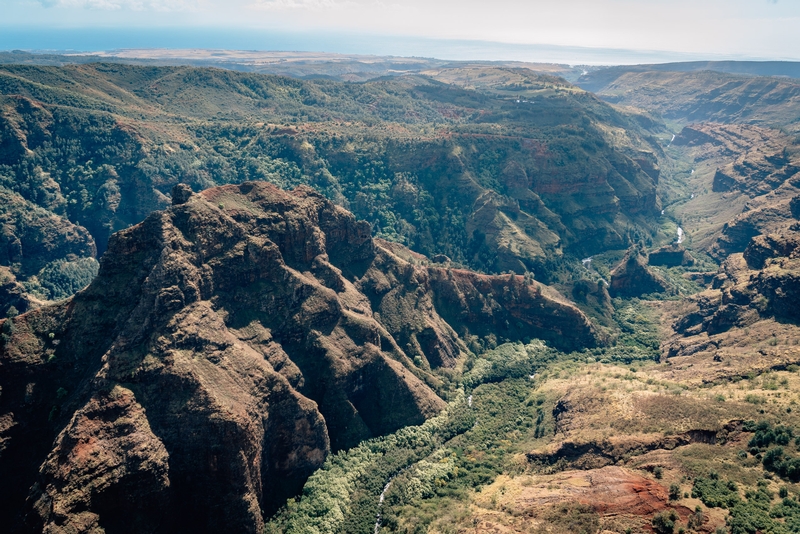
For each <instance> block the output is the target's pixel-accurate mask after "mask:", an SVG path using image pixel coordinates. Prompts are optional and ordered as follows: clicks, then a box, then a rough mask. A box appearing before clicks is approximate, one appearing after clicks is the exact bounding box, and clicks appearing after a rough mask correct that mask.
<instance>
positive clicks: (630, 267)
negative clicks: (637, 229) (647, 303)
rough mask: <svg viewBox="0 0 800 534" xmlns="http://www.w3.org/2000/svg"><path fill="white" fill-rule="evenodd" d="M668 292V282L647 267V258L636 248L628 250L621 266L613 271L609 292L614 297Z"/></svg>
mask: <svg viewBox="0 0 800 534" xmlns="http://www.w3.org/2000/svg"><path fill="white" fill-rule="evenodd" d="M668 290H669V284H668V283H667V281H666V280H664V278H663V277H662V276H660V275H659V274H658V273H656V272H654V271H653V270H652V269H650V268H649V267H648V266H647V257H646V256H644V255H642V254H641V253H640V251H639V250H638V249H636V248H632V249H630V250H628V252H627V253H626V254H625V257H624V258H623V259H622V261H621V262H620V263H619V265H617V266H616V267H615V268H614V270H613V271H611V284H610V286H609V288H608V292H609V293H610V294H611V296H613V297H638V296H641V295H646V294H648V293H663V292H665V291H668Z"/></svg>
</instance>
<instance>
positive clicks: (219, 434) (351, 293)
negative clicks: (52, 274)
mask: <svg viewBox="0 0 800 534" xmlns="http://www.w3.org/2000/svg"><path fill="white" fill-rule="evenodd" d="M405 254H412V253H410V252H409V251H407V250H405V249H402V247H398V246H396V245H395V246H394V251H393V250H392V247H388V246H386V247H384V246H382V245H381V244H380V243H379V242H377V241H375V240H373V239H371V237H370V228H369V225H368V224H366V223H364V222H357V221H356V220H355V219H354V218H353V216H352V215H350V214H349V213H348V212H346V211H344V210H343V209H341V208H338V207H336V206H334V205H333V204H331V203H330V202H329V201H327V200H325V199H324V198H323V197H321V196H320V195H318V194H316V193H314V192H313V191H312V190H310V189H308V188H299V189H297V190H295V191H294V192H291V193H289V192H284V191H281V190H279V189H277V188H275V187H274V186H272V185H269V184H265V183H252V182H251V183H245V184H242V185H239V186H224V187H220V188H216V189H211V190H207V191H204V192H202V193H200V194H197V195H192V196H190V197H189V198H187V199H186V201H185V202H183V203H179V204H177V205H174V206H173V207H171V208H169V209H168V210H166V211H163V212H156V213H153V214H152V215H150V216H149V217H148V218H147V219H146V220H145V221H144V222H142V223H141V224H139V225H137V226H135V227H132V228H130V229H128V230H125V231H122V232H119V233H117V234H115V235H114V236H113V238H112V239H111V241H110V243H109V250H108V252H107V253H106V255H104V257H103V260H102V263H101V270H100V274H99V275H98V277H97V279H96V280H95V281H94V282H93V283H92V285H91V286H90V287H89V288H87V289H86V290H84V291H82V292H80V293H78V294H77V295H76V296H75V297H73V298H72V299H70V300H68V301H65V302H63V303H60V304H58V305H52V306H46V307H42V308H39V309H37V310H35V311H32V312H29V313H26V314H23V315H20V316H19V317H17V318H15V319H13V320H6V321H4V322H1V323H0V331H2V335H3V338H2V352H0V367H2V372H0V387H1V388H2V389H1V390H0V478H2V479H3V480H15V481H17V482H16V483H15V484H11V485H9V484H4V485H2V488H0V503H2V504H1V505H0V521H2V522H3V524H6V525H12V524H13V525H16V526H15V528H16V529H17V530H20V531H42V530H45V531H47V532H53V533H56V532H89V531H94V532H99V531H101V529H105V530H106V531H110V532H179V531H180V532H183V531H187V530H192V531H196V532H211V531H223V530H224V531H231V532H254V533H255V532H260V531H261V529H262V526H263V515H264V514H268V513H271V512H272V511H274V510H275V509H276V507H277V506H279V505H280V504H281V503H282V502H283V501H284V500H285V498H286V497H288V496H290V495H292V494H293V493H295V492H296V491H298V490H299V488H300V487H301V486H302V484H303V482H304V481H305V479H306V478H307V477H308V475H309V474H310V473H311V472H312V471H313V470H314V469H316V468H317V467H319V466H320V465H321V463H322V462H323V461H324V459H325V457H326V456H327V454H328V453H329V451H331V450H332V449H333V450H335V449H341V448H346V447H350V446H352V445H354V444H356V443H358V442H359V441H360V440H362V439H364V438H368V437H371V436H376V435H380V434H384V433H387V432H391V431H393V430H395V429H397V428H399V427H401V426H404V425H409V424H416V423H420V422H422V421H423V420H424V419H425V418H427V417H429V416H431V415H433V414H435V413H436V412H437V411H438V410H440V409H441V408H442V406H443V405H444V403H443V401H442V400H441V399H440V398H439V397H438V396H437V395H436V393H435V392H434V391H433V390H432V389H431V387H430V386H429V385H428V384H434V385H435V384H436V383H437V381H438V379H437V377H436V374H435V369H436V368H438V367H454V366H456V365H457V364H458V363H459V362H460V361H461V359H462V358H463V355H464V351H465V348H464V344H463V342H462V341H461V340H460V338H459V336H458V334H457V332H459V333H476V334H478V335H480V334H482V333H483V332H486V331H489V330H491V331H494V332H498V333H501V335H504V336H506V337H508V338H509V339H521V338H523V337H540V338H543V339H549V340H550V341H551V342H552V343H553V344H554V345H557V346H560V347H565V348H571V347H574V348H579V347H583V346H592V345H594V344H596V343H597V337H596V335H595V333H594V330H593V328H592V326H591V324H590V323H589V321H588V320H587V319H586V317H585V316H584V315H583V314H582V313H581V312H580V311H579V310H577V308H575V307H574V306H572V305H570V304H568V303H566V302H563V301H561V300H559V299H558V298H557V296H555V295H550V294H549V291H548V290H547V289H546V288H544V287H542V286H540V285H539V284H536V283H533V282H532V281H529V280H526V279H524V278H523V277H521V276H512V275H505V276H496V277H492V276H485V275H478V274H476V273H472V272H468V271H457V270H448V269H444V268H439V267H433V266H430V265H412V264H411V263H409V262H408V261H406V260H404V259H403V258H402V257H401V256H403V255H405ZM416 356H419V359H417V358H416ZM412 360H413V361H412ZM415 362H416V363H415ZM26 493H27V504H24V501H25V498H26ZM20 511H22V512H20ZM20 521H24V523H20ZM23 524H24V527H23Z"/></svg>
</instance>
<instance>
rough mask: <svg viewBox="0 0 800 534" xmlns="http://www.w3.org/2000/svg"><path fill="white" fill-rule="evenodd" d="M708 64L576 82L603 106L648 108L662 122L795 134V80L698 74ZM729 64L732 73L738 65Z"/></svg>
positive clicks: (621, 71) (619, 71)
mask: <svg viewBox="0 0 800 534" xmlns="http://www.w3.org/2000/svg"><path fill="white" fill-rule="evenodd" d="M709 65H711V66H714V65H716V64H712V63H691V64H683V63H678V64H672V65H639V66H636V67H613V68H609V69H601V70H598V71H594V72H590V73H587V74H585V75H583V76H581V77H580V79H579V80H578V81H577V82H576V83H577V84H578V85H579V86H580V87H582V88H584V89H586V90H588V91H592V92H594V93H596V94H597V95H598V96H599V97H601V98H602V99H604V100H606V101H608V102H612V103H615V104H621V105H625V106H633V107H636V108H639V109H647V110H649V111H652V112H655V113H660V114H661V115H662V116H663V117H664V118H665V119H667V120H672V121H678V122H683V123H687V122H698V121H714V122H720V123H731V122H740V123H747V124H755V125H759V126H772V127H783V128H786V129H788V130H789V131H792V132H797V131H800V80H798V79H796V78H793V77H787V76H782V77H778V76H754V75H750V74H733V73H727V72H720V71H716V70H701V69H702V68H703V67H704V66H709ZM730 65H731V66H730V68H731V69H732V70H734V69H736V68H738V65H739V64H738V63H737V62H731V64H730ZM759 65H761V64H758V63H743V64H742V66H741V68H740V69H739V70H748V69H751V70H754V71H755V70H758V68H759ZM724 66H725V65H724V64H723V67H724ZM750 66H751V67H750ZM798 66H800V63H788V62H787V63H780V62H773V63H769V64H765V65H762V67H763V69H762V70H764V71H769V72H773V73H778V72H794V73H795V74H796V73H797V70H796V69H798V68H800V67H798ZM690 67H691V68H690Z"/></svg>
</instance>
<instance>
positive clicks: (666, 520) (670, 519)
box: [652, 510, 678, 534]
mask: <svg viewBox="0 0 800 534" xmlns="http://www.w3.org/2000/svg"><path fill="white" fill-rule="evenodd" d="M677 520H678V514H677V513H675V510H664V511H663V512H660V513H657V514H656V515H654V516H653V520H652V525H653V530H655V531H656V532H658V534H672V533H673V532H675V522H676V521H677Z"/></svg>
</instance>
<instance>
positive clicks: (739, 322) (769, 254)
mask: <svg viewBox="0 0 800 534" xmlns="http://www.w3.org/2000/svg"><path fill="white" fill-rule="evenodd" d="M798 299H800V234H798V233H797V232H792V231H788V230H787V231H786V234H784V235H774V234H771V235H760V236H757V237H754V238H753V239H752V240H751V241H750V244H749V245H748V246H747V249H746V250H745V252H744V254H732V255H731V256H729V257H728V259H727V260H725V262H723V264H722V265H721V266H720V269H719V272H718V273H717V276H716V277H715V278H714V281H713V288H712V289H711V290H708V291H705V292H703V293H700V294H699V295H697V296H695V297H693V299H692V300H693V303H694V306H695V308H696V309H695V310H694V311H692V312H690V313H688V314H686V315H685V316H684V317H682V318H681V319H680V320H679V321H677V322H676V323H675V325H674V328H675V330H676V332H678V333H680V334H683V335H684V336H693V335H698V334H700V333H703V332H705V333H707V334H708V335H714V334H718V333H720V332H725V331H727V330H730V329H731V328H735V327H739V328H742V327H746V326H749V325H752V324H754V323H756V322H757V321H759V320H761V319H763V318H771V317H774V318H776V319H778V320H780V321H787V322H790V323H795V324H797V323H800V311H798V309H797V302H798Z"/></svg>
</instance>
